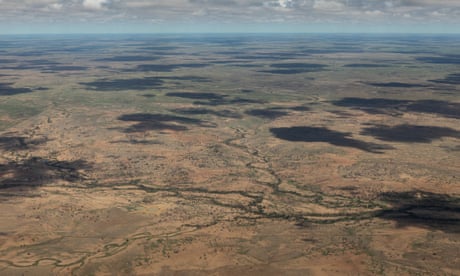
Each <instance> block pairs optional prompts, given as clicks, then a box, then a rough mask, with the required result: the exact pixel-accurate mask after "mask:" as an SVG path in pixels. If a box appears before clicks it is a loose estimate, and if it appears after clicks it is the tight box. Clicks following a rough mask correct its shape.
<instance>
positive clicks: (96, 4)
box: [83, 0, 109, 10]
mask: <svg viewBox="0 0 460 276" xmlns="http://www.w3.org/2000/svg"><path fill="white" fill-rule="evenodd" d="M108 3H109V0H83V7H85V8H86V9H90V10H100V9H103V8H104V7H105V5H107V4H108Z"/></svg>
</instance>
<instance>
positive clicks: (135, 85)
mask: <svg viewBox="0 0 460 276" xmlns="http://www.w3.org/2000/svg"><path fill="white" fill-rule="evenodd" d="M163 83H164V82H163V81H162V80H161V79H159V78H156V77H145V78H133V79H116V80H98V81H92V82H83V83H80V84H82V85H85V86H86V87H87V89H91V90H95V91H123V90H150V89H153V88H156V87H160V86H162V85H163Z"/></svg>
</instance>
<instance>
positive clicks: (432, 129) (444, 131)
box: [361, 125, 460, 143]
mask: <svg viewBox="0 0 460 276" xmlns="http://www.w3.org/2000/svg"><path fill="white" fill-rule="evenodd" d="M361 134H362V135H370V136H374V137H375V138H377V139H379V140H383V141H393V142H405V143H430V142H432V141H433V140H435V139H440V138H443V137H453V138H460V131H457V130H455V129H452V128H447V127H436V126H417V125H397V126H385V125H377V126H373V127H367V128H364V129H363V131H362V132H361Z"/></svg>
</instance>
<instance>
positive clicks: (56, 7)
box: [49, 3, 63, 10]
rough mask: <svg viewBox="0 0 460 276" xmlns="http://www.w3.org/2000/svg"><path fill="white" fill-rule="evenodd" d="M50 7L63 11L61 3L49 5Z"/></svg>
mask: <svg viewBox="0 0 460 276" xmlns="http://www.w3.org/2000/svg"><path fill="white" fill-rule="evenodd" d="M49 7H50V8H51V9H53V10H60V9H62V7H63V5H62V4H61V3H53V4H51V5H49Z"/></svg>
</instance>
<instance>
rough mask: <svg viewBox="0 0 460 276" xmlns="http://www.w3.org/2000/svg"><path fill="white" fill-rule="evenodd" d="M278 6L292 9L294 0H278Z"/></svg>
mask: <svg viewBox="0 0 460 276" xmlns="http://www.w3.org/2000/svg"><path fill="white" fill-rule="evenodd" d="M278 4H279V5H280V6H281V7H283V8H290V7H292V0H278Z"/></svg>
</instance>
